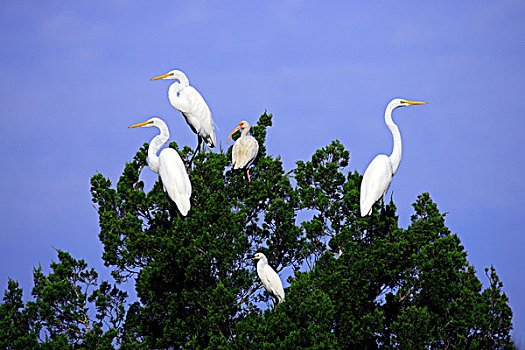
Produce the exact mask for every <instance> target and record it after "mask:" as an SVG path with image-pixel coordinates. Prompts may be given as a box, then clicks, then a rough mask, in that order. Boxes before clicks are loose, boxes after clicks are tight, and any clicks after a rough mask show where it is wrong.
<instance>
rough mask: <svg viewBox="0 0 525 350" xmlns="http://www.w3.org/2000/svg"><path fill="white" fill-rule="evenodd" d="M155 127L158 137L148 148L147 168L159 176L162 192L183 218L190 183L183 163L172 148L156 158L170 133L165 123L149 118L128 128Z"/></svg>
mask: <svg viewBox="0 0 525 350" xmlns="http://www.w3.org/2000/svg"><path fill="white" fill-rule="evenodd" d="M139 126H143V127H152V126H153V127H156V128H158V129H159V130H160V135H157V136H155V137H154V138H153V139H152V140H151V142H150V145H149V148H148V165H149V168H150V169H151V170H152V171H153V172H155V173H157V174H159V175H160V179H161V181H162V185H163V187H164V191H165V192H168V196H169V197H170V198H171V199H172V200H173V201H174V202H175V204H176V205H177V208H178V209H179V211H180V213H181V214H182V215H184V216H186V215H187V214H188V211H189V210H190V208H191V204H190V196H191V182H190V178H189V177H188V173H187V172H186V168H185V167H184V163H183V162H182V159H181V158H180V156H179V154H178V153H177V151H175V150H174V149H173V148H165V149H163V150H162V151H161V152H160V155H159V156H157V152H158V151H159V149H160V148H161V147H162V145H164V144H165V143H166V141H168V139H169V137H170V133H169V130H168V127H167V126H166V123H164V121H163V120H162V119H160V118H151V119H150V120H148V121H145V122H143V123H138V124H135V125H132V126H130V128H136V127H139Z"/></svg>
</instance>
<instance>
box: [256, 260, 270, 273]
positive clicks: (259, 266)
mask: <svg viewBox="0 0 525 350" xmlns="http://www.w3.org/2000/svg"><path fill="white" fill-rule="evenodd" d="M264 265H268V259H267V258H264V259H259V261H257V270H258V271H262V268H263V267H264Z"/></svg>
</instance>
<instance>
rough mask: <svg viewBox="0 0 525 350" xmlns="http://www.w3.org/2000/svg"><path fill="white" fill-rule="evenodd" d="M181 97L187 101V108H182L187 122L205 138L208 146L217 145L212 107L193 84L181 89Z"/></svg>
mask: <svg viewBox="0 0 525 350" xmlns="http://www.w3.org/2000/svg"><path fill="white" fill-rule="evenodd" d="M179 98H180V99H184V100H185V101H186V102H185V103H184V105H185V106H186V108H185V109H184V110H180V111H181V112H182V114H183V115H184V117H185V118H186V122H187V123H188V124H190V126H191V127H192V129H193V131H194V132H195V133H196V134H198V135H199V136H201V137H202V138H204V140H205V141H206V143H207V144H208V146H210V147H215V144H216V139H215V125H214V123H213V119H212V116H211V111H210V108H209V107H208V104H207V103H206V101H205V100H204V98H203V97H202V95H201V94H200V93H199V92H198V91H197V90H196V89H195V88H194V87H193V86H188V87H186V88H185V89H184V90H183V91H181V93H180V95H179Z"/></svg>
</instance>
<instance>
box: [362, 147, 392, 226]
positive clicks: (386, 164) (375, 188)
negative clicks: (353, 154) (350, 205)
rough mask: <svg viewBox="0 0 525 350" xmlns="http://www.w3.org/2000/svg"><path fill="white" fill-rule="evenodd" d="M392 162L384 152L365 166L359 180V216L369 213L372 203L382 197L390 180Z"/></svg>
mask: <svg viewBox="0 0 525 350" xmlns="http://www.w3.org/2000/svg"><path fill="white" fill-rule="evenodd" d="M392 176H393V172H392V162H391V161H390V158H388V156H386V155H385V154H379V155H377V156H376V157H375V158H374V160H372V162H371V163H370V165H369V166H368V168H366V171H365V175H364V176H363V181H362V182H361V197H360V203H359V204H360V208H361V216H366V215H370V214H371V213H372V206H373V205H374V203H375V202H376V201H377V200H379V199H380V198H382V197H383V196H384V195H385V193H386V191H388V187H390V182H391V181H392Z"/></svg>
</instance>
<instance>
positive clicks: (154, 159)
mask: <svg viewBox="0 0 525 350" xmlns="http://www.w3.org/2000/svg"><path fill="white" fill-rule="evenodd" d="M159 130H160V134H159V135H157V136H155V137H154V138H153V139H152V140H151V142H150V144H149V148H148V165H149V167H150V169H151V170H152V171H154V172H156V173H158V172H159V165H160V161H159V157H158V156H157V152H158V151H159V150H160V148H161V147H162V145H164V144H165V143H166V141H168V139H169V137H170V134H169V131H168V129H167V128H161V127H159Z"/></svg>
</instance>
